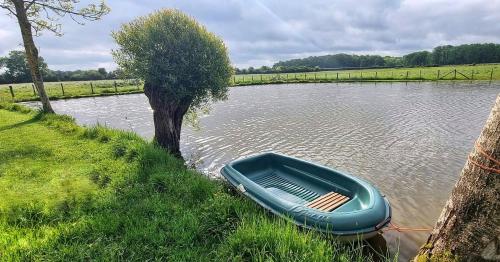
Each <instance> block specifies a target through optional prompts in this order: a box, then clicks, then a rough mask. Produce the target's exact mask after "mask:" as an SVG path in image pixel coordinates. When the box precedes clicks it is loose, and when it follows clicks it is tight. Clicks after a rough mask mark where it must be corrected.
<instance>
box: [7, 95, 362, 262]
mask: <svg viewBox="0 0 500 262" xmlns="http://www.w3.org/2000/svg"><path fill="white" fill-rule="evenodd" d="M1 108H3V109H1ZM0 141H1V143H0V190H1V191H2V194H0V260H6V261H12V260H61V261H62V260H64V261H67V260H90V259H92V260H100V261H109V260H139V261H144V260H156V259H162V260H169V261H214V260H215V261H264V260H266V261H366V260H369V258H368V257H366V255H363V252H362V248H361V247H360V246H359V245H355V244H339V243H338V242H336V241H334V240H333V239H332V238H331V237H328V236H325V235H320V234H318V233H314V232H304V231H300V230H298V229H297V228H296V227H295V226H293V225H292V224H290V223H288V222H286V221H284V220H282V219H279V218H276V217H273V216H270V215H269V214H267V213H265V212H264V211H262V209H261V208H259V207H257V206H256V205H254V204H253V203H252V202H250V201H248V200H246V199H244V198H242V197H240V196H238V195H235V194H233V193H232V192H231V191H230V190H228V188H227V187H226V186H225V185H223V184H222V183H221V182H216V181H213V180H209V179H207V178H206V177H205V176H203V175H201V174H199V173H197V172H196V171H193V170H189V169H186V168H185V167H184V165H183V163H181V162H180V161H178V160H177V159H175V158H173V157H171V156H170V155H169V154H167V153H165V152H164V151H163V150H161V149H158V148H157V147H155V146H154V145H152V144H151V143H148V142H145V141H144V140H142V139H141V138H139V137H138V136H137V135H135V134H133V133H127V132H122V131H116V130H110V129H106V128H103V127H95V128H83V127H80V126H77V125H76V124H75V123H74V121H73V119H71V118H70V117H68V116H59V115H43V114H37V113H35V112H32V111H30V110H28V109H26V108H23V107H20V106H17V105H13V104H1V103H0Z"/></svg>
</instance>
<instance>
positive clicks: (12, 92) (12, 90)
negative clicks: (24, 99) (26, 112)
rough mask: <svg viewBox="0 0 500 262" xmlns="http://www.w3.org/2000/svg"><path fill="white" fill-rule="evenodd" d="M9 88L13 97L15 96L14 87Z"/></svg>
mask: <svg viewBox="0 0 500 262" xmlns="http://www.w3.org/2000/svg"><path fill="white" fill-rule="evenodd" d="M9 90H10V95H11V96H12V98H14V89H12V86H9Z"/></svg>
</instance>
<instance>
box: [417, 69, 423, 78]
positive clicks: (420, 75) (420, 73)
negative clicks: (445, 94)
mask: <svg viewBox="0 0 500 262" xmlns="http://www.w3.org/2000/svg"><path fill="white" fill-rule="evenodd" d="M418 77H419V78H420V80H422V69H420V72H419V75H418Z"/></svg>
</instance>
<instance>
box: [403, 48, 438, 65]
mask: <svg viewBox="0 0 500 262" xmlns="http://www.w3.org/2000/svg"><path fill="white" fill-rule="evenodd" d="M403 60H404V64H405V65H407V66H425V65H430V64H431V61H432V54H431V53H430V52H428V51H420V52H414V53H410V54H407V55H405V56H403Z"/></svg>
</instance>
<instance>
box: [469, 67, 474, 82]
mask: <svg viewBox="0 0 500 262" xmlns="http://www.w3.org/2000/svg"><path fill="white" fill-rule="evenodd" d="M470 79H471V80H474V69H472V75H471V77H470Z"/></svg>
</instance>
